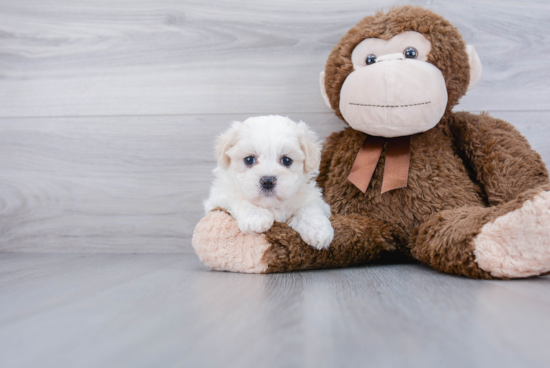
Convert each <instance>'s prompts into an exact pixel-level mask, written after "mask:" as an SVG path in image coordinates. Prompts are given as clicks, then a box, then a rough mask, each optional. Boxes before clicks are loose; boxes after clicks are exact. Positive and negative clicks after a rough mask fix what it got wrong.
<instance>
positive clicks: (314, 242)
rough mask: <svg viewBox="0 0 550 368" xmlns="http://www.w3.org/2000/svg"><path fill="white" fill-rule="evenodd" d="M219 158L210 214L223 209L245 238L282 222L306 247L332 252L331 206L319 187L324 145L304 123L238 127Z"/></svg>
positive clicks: (220, 145) (264, 121)
mask: <svg viewBox="0 0 550 368" xmlns="http://www.w3.org/2000/svg"><path fill="white" fill-rule="evenodd" d="M216 156H217V158H218V167H217V168H216V169H214V174H215V175H216V179H215V180H214V183H213V185H212V189H211V191H210V197H209V198H208V199H207V200H206V201H205V202H204V208H205V210H206V212H209V211H210V210H212V209H214V208H216V207H222V208H225V209H226V210H228V211H229V213H231V214H232V215H233V217H235V219H236V220H237V223H238V224H239V228H240V229H241V231H242V232H243V233H246V234H257V233H262V232H265V231H267V230H269V229H270V228H271V226H272V225H273V221H278V222H284V223H287V224H288V225H290V227H292V228H293V229H294V230H296V231H297V232H298V233H299V234H300V236H301V237H302V239H303V240H304V241H305V242H306V243H307V244H309V245H311V246H313V247H315V248H317V249H324V248H328V247H329V245H330V242H331V241H332V238H333V237H334V230H333V228H332V225H331V224H330V221H329V220H328V218H329V217H330V206H329V205H328V204H326V203H325V201H323V198H322V195H321V191H320V189H319V188H318V187H317V186H316V184H315V177H316V176H317V174H318V170H319V164H320V161H321V145H320V143H319V142H318V141H317V137H316V135H315V133H313V131H311V129H310V128H309V127H308V126H307V125H306V123H304V122H300V123H298V124H296V123H295V122H294V121H292V120H290V119H289V118H286V117H282V116H259V117H253V118H249V119H246V120H245V121H244V122H242V123H241V122H234V123H233V125H231V127H230V128H229V129H228V130H227V131H225V132H224V133H223V134H222V135H221V136H220V137H219V138H218V141H217V144H216Z"/></svg>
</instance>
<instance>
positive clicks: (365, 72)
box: [340, 53, 447, 138]
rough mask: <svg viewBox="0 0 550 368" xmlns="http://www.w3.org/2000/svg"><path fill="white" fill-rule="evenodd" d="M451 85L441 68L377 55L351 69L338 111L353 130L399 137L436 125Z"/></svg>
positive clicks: (394, 56) (399, 54) (345, 82)
mask: <svg viewBox="0 0 550 368" xmlns="http://www.w3.org/2000/svg"><path fill="white" fill-rule="evenodd" d="M446 106H447V88H446V86H445V79H444V77H443V74H442V73H441V71H440V70H439V69H438V68H436V67H435V66H434V65H432V64H430V63H428V62H425V61H419V60H413V59H404V58H403V54H401V53H396V54H389V55H383V56H380V57H378V58H377V61H376V63H374V64H372V65H368V66H365V67H362V68H360V69H358V70H355V71H354V72H352V73H351V74H350V75H349V76H348V77H347V78H346V80H345V81H344V84H343V86H342V90H341V93H340V111H341V112H342V115H343V116H344V119H345V120H346V122H347V123H348V124H349V125H350V126H351V127H352V128H354V129H356V130H359V131H361V132H364V133H367V134H369V135H372V136H379V137H387V138H391V137H400V136H406V135H411V134H415V133H421V132H424V131H426V130H429V129H431V128H433V127H434V126H435V125H436V124H437V123H438V122H439V120H440V119H441V117H442V116H443V114H444V113H445V108H446Z"/></svg>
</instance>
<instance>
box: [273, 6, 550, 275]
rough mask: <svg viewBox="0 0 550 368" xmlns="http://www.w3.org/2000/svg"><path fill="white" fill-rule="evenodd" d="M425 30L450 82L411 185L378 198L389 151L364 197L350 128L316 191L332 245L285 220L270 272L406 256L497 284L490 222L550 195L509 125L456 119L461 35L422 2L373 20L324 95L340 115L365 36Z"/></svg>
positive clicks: (414, 152)
mask: <svg viewBox="0 0 550 368" xmlns="http://www.w3.org/2000/svg"><path fill="white" fill-rule="evenodd" d="M405 31H416V32H419V33H422V34H423V35H424V36H425V37H426V38H427V39H428V40H429V41H430V42H431V44H432V50H431V52H430V54H429V56H428V62H430V63H432V64H434V65H435V66H436V67H438V68H439V69H440V70H441V72H442V73H443V76H444V77H445V81H446V85H447V91H448V94H449V99H448V104H447V109H446V112H445V115H444V116H443V118H442V119H441V121H440V123H439V124H438V125H437V126H436V127H434V128H433V129H431V130H429V131H427V132H424V133H421V134H415V135H413V136H411V159H410V169H409V180H408V186H407V187H406V188H402V189H397V190H393V191H390V192H388V193H384V194H382V195H381V194H380V192H381V184H382V174H383V167H384V161H385V149H384V151H383V152H382V155H381V158H380V161H379V163H378V166H377V168H376V170H375V172H374V175H373V177H372V180H371V182H370V184H369V187H368V188H367V191H366V193H362V192H361V191H359V189H357V188H356V187H355V186H354V185H353V184H352V183H350V182H349V181H348V180H347V177H348V175H349V173H350V170H351V167H352V164H353V162H354V160H355V157H356V155H357V152H358V151H359V148H360V146H361V144H362V143H363V141H364V139H365V134H364V133H361V132H359V131H356V130H353V129H352V128H347V129H345V130H344V131H341V132H338V133H334V134H332V135H331V136H329V137H328V138H327V139H326V141H325V144H324V148H323V153H322V162H321V168H320V175H319V177H318V181H317V182H318V185H319V186H320V187H321V188H322V190H323V195H324V198H325V200H326V201H327V203H329V204H330V205H331V208H332V212H333V214H334V215H333V216H332V218H331V221H332V224H333V227H334V229H335V237H334V241H333V243H332V244H331V247H330V249H328V250H323V251H317V250H315V249H313V248H312V247H309V246H307V245H306V244H305V243H303V241H302V240H301V239H300V236H299V235H298V234H297V233H296V232H294V231H293V230H292V229H291V228H290V227H288V226H286V225H284V224H275V225H274V226H273V228H272V229H271V230H270V231H269V232H268V233H267V234H266V236H267V238H268V241H269V242H270V243H271V244H272V247H271V248H270V249H268V251H267V252H266V253H265V255H264V258H263V260H264V261H265V262H266V263H267V264H268V270H267V272H281V271H290V270H298V269H311V268H326V267H343V266H349V265H356V264H361V263H365V262H369V261H373V260H375V259H377V258H379V257H380V256H381V255H382V254H384V253H387V252H404V253H408V254H411V255H412V256H413V257H414V258H416V259H417V260H419V261H421V262H423V263H425V264H427V265H429V266H431V267H434V268H436V269H438V270H441V271H444V272H449V273H454V274H459V275H464V276H468V277H473V278H492V276H491V275H490V274H489V273H487V272H485V271H483V270H482V269H480V268H479V267H478V266H477V264H476V263H475V260H474V254H473V239H474V237H475V236H476V235H477V234H479V232H480V230H481V228H482V226H483V225H484V224H486V223H487V222H490V221H493V220H495V219H496V218H497V217H499V216H502V215H505V214H506V213H508V212H510V211H513V210H515V209H518V208H520V207H521V206H522V204H523V203H524V202H525V201H526V200H529V199H532V198H533V197H534V196H535V195H536V194H537V193H540V192H541V191H543V190H550V186H549V185H548V172H547V170H546V168H545V166H544V163H543V162H542V160H541V158H540V156H539V155H538V154H537V153H536V152H535V151H533V150H532V149H531V147H530V146H529V144H528V143H527V141H526V140H525V139H524V138H523V137H522V136H521V135H520V134H519V132H518V131H517V130H516V129H514V128H513V127H512V126H511V125H510V124H508V123H506V122H504V121H501V120H498V119H494V118H491V117H490V116H489V115H487V114H481V115H472V114H468V113H456V114H455V113H452V112H451V109H452V108H453V106H455V105H456V104H457V103H458V100H459V99H460V97H462V96H463V95H464V93H465V92H466V89H467V87H468V82H469V74H470V71H469V66H468V56H467V54H466V51H465V44H464V42H463V40H462V37H461V36H460V34H459V32H458V30H457V29H456V28H455V27H453V26H452V25H451V24H450V23H449V22H448V21H446V20H445V19H443V18H442V17H441V16H439V15H436V14H434V13H432V12H430V11H428V10H425V9H423V8H420V7H414V6H404V7H399V8H394V9H392V10H390V11H389V12H388V13H377V14H376V15H373V16H369V17H366V18H365V19H363V20H362V21H361V22H359V23H358V24H357V25H356V26H355V27H354V28H352V29H351V30H350V31H349V32H348V34H346V35H345V36H344V37H343V38H342V40H341V41H340V42H339V43H338V45H336V47H335V48H334V50H333V51H332V53H331V54H330V56H329V59H328V61H327V65H326V69H325V73H326V77H325V78H326V79H325V84H326V90H327V94H328V97H329V100H330V102H331V105H332V107H333V108H334V109H335V111H336V114H337V115H338V116H339V117H342V115H341V113H340V111H339V109H338V106H339V99H340V89H341V87H342V84H343V82H344V80H345V79H346V77H347V76H348V75H349V74H350V73H351V71H352V69H353V67H352V63H351V59H350V56H351V52H352V50H353V48H354V47H355V46H356V45H357V44H358V43H359V42H361V41H362V40H363V39H365V38H369V37H378V38H382V39H386V40H387V39H390V38H391V37H393V36H395V35H397V34H399V33H401V32H405Z"/></svg>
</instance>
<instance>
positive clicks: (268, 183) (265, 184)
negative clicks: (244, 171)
mask: <svg viewBox="0 0 550 368" xmlns="http://www.w3.org/2000/svg"><path fill="white" fill-rule="evenodd" d="M260 184H261V186H262V188H263V189H266V190H271V189H273V187H275V184H277V178H276V177H274V176H262V178H261V179H260Z"/></svg>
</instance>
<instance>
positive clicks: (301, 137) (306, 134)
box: [298, 121, 321, 173]
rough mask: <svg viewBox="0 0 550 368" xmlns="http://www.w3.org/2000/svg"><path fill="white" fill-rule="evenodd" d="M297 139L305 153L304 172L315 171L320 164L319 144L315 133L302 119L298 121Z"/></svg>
mask: <svg viewBox="0 0 550 368" xmlns="http://www.w3.org/2000/svg"><path fill="white" fill-rule="evenodd" d="M298 141H299V142H300V149H301V150H302V152H304V155H305V159H304V172H305V173H312V172H315V171H317V170H318V169H319V165H320V164H321V144H320V143H319V141H318V140H317V135H316V134H315V133H314V132H313V131H312V130H311V129H310V128H309V126H308V125H307V124H306V123H304V122H303V121H300V122H299V123H298Z"/></svg>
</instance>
